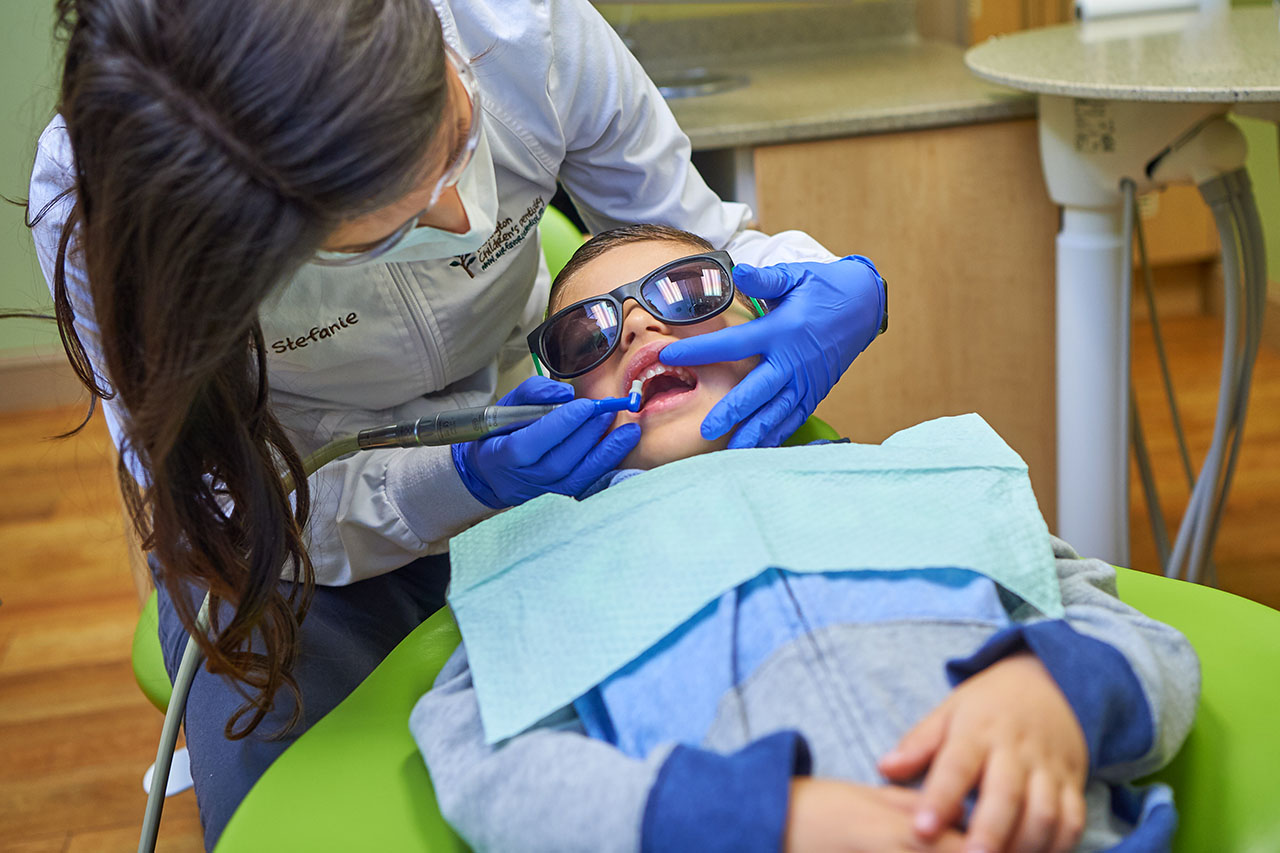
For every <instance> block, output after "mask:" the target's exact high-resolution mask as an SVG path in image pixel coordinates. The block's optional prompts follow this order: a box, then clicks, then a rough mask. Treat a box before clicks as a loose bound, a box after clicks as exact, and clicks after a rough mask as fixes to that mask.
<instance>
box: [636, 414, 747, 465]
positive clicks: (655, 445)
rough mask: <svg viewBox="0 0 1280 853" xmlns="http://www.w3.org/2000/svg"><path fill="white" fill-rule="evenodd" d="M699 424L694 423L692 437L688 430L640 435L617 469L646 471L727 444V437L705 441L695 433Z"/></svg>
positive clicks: (657, 431)
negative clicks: (674, 433) (676, 432)
mask: <svg viewBox="0 0 1280 853" xmlns="http://www.w3.org/2000/svg"><path fill="white" fill-rule="evenodd" d="M699 423H701V421H698V422H696V423H695V426H694V430H693V433H692V435H690V434H689V431H688V430H680V434H678V435H671V434H666V435H664V434H662V433H663V432H668V431H666V430H661V431H659V430H655V431H654V432H652V433H641V436H640V443H639V444H637V445H636V447H635V449H634V450H632V451H631V452H630V453H629V454H627V458H626V459H623V460H622V465H621V466H619V467H622V468H639V469H640V470H644V471H647V470H649V469H650V468H657V467H658V466H659V465H666V464H667V463H668V462H675V461H676V460H678V459H687V458H689V457H690V456H697V455H698V454H700V453H709V452H711V451H712V450H720V449H721V448H723V447H724V446H725V445H727V444H728V437H727V436H726V437H725V438H723V439H721V440H719V441H707V440H706V439H705V438H703V437H702V436H701V435H700V434H698V432H697V424H699Z"/></svg>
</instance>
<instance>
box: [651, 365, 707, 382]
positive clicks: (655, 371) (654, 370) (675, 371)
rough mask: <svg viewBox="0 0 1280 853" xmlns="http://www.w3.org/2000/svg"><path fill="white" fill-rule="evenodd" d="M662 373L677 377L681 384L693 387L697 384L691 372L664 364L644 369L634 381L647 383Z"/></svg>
mask: <svg viewBox="0 0 1280 853" xmlns="http://www.w3.org/2000/svg"><path fill="white" fill-rule="evenodd" d="M664 373H670V374H671V375H673V376H675V377H677V378H678V379H679V380H680V381H681V382H684V383H685V384H687V385H695V384H697V381H698V380H697V379H696V378H695V377H694V375H693V373H692V371H689V370H685V369H684V368H683V367H669V366H667V365H665V364H654V365H652V366H650V367H648V368H646V369H645V370H644V371H643V372H642V373H640V375H639V376H637V377H636V379H639V380H640V381H641V382H644V383H647V382H648V381H649V380H650V379H652V378H653V377H655V376H661V375H662V374H664Z"/></svg>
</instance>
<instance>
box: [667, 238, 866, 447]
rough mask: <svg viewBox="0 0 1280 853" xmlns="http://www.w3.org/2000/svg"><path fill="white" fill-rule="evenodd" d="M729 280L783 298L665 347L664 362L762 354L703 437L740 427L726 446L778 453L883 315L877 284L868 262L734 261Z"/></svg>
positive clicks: (853, 258)
mask: <svg viewBox="0 0 1280 853" xmlns="http://www.w3.org/2000/svg"><path fill="white" fill-rule="evenodd" d="M733 282H734V284H735V285H737V287H738V289H739V290H741V291H742V292H743V293H745V294H747V295H748V296H754V297H757V298H759V299H766V300H781V302H780V303H778V304H777V305H776V307H774V308H773V310H771V311H770V312H769V313H768V314H766V315H765V316H763V317H760V318H758V319H756V320H753V321H752V322H750V323H744V324H742V325H738V326H730V327H729V328H727V329H721V330H720V331H717V332H712V333H710V334H707V335H700V336H697V337H692V338H686V339H685V340H682V341H677V342H676V343H673V344H668V345H667V346H666V347H664V348H663V350H662V353H661V355H660V356H659V358H660V359H661V360H662V362H663V363H664V364H671V365H694V364H711V363H713V362H718V361H737V360H738V359H742V358H747V357H749V356H753V355H758V356H760V363H759V364H758V365H756V367H755V368H754V369H753V370H752V371H751V372H750V373H749V374H747V376H746V377H745V378H744V379H743V380H742V381H741V382H739V383H738V385H737V387H736V388H734V389H733V390H732V391H730V392H729V393H728V394H726V395H725V396H724V399H722V400H721V401H720V402H719V403H717V404H716V405H715V407H714V408H712V409H711V411H710V412H708V413H707V417H706V418H705V419H704V420H703V421H702V436H703V438H708V439H711V438H718V437H720V436H722V435H724V434H725V433H726V432H728V431H729V430H731V429H732V428H733V426H734V424H738V423H739V422H741V426H739V427H738V431H737V432H736V433H734V436H733V438H732V439H730V440H729V447H734V448H736V447H775V446H777V445H778V444H780V443H782V442H783V441H785V440H786V439H787V438H788V437H790V435H791V434H792V433H793V432H795V431H796V430H797V429H799V428H800V425H801V424H803V423H804V422H805V420H806V419H807V418H808V417H809V415H811V414H813V410H814V409H815V408H817V406H818V403H820V402H821V401H822V399H823V398H824V397H826V396H827V392H828V391H830V390H831V387H832V386H833V385H835V384H836V380H838V379H839V378H840V377H841V376H842V375H843V374H844V371H845V370H846V369H847V368H848V367H849V365H850V364H852V363H853V360H854V359H855V358H856V357H857V356H858V355H859V354H860V353H861V352H862V351H863V350H864V349H866V348H867V345H868V344H870V343H871V341H872V340H874V339H875V336H876V334H877V333H878V331H879V329H880V324H881V321H882V320H883V318H884V316H885V300H886V296H885V289H884V280H883V279H882V278H880V274H879V273H878V272H876V268H875V266H874V265H873V264H872V263H871V261H870V260H868V259H867V258H864V257H863V256H861V255H850V256H849V257H847V258H842V259H840V260H838V261H832V262H830V263H815V262H803V263H783V264H776V265H774V266H770V267H752V266H748V265H746V264H737V265H735V266H734V268H733Z"/></svg>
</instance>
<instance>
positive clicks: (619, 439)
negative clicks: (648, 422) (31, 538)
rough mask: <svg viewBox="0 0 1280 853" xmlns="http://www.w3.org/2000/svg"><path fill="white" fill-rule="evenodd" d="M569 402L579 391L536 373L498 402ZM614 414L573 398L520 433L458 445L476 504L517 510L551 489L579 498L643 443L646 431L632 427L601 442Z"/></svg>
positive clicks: (457, 462) (461, 471)
mask: <svg viewBox="0 0 1280 853" xmlns="http://www.w3.org/2000/svg"><path fill="white" fill-rule="evenodd" d="M569 400H573V387H572V386H570V385H568V384H567V383H564V382H556V381H555V380H552V379H546V378H544V377H541V376H532V377H530V378H528V379H526V380H525V381H524V382H521V383H520V385H519V387H517V388H516V389H515V390H514V391H512V392H511V393H510V394H507V395H506V396H505V397H503V398H502V399H501V400H499V401H498V404H499V405H503V406H527V405H536V404H541V403H568V401H569ZM614 417H615V415H614V414H613V413H612V412H603V413H601V414H598V415H597V414H595V401H594V400H586V399H583V400H573V402H571V403H568V405H565V406H561V407H560V408H559V409H556V410H555V411H554V412H552V413H551V414H549V415H547V416H545V417H543V418H540V419H539V420H536V421H534V422H533V423H531V424H529V425H528V426H524V427H521V428H520V429H517V430H515V431H514V432H510V433H507V434H506V435H490V436H486V437H484V438H482V439H479V440H477V441H468V442H463V443H462V444H455V445H453V465H454V467H455V468H457V469H458V476H460V477H461V478H462V482H463V483H464V484H465V485H466V487H467V489H468V490H469V491H470V492H471V494H473V495H475V497H476V500H478V501H480V502H481V503H482V504H484V505H485V506H488V507H491V508H492V509H502V508H504V507H509V506H515V505H516V504H521V503H524V502H525V501H527V500H529V499H530V498H536V497H537V496H538V495H541V494H543V493H545V492H557V493H559V494H562V495H573V496H575V497H576V496H578V495H580V494H582V492H584V491H586V489H587V487H588V486H590V485H592V484H593V483H595V481H596V480H599V479H600V478H601V477H603V476H604V475H605V474H607V473H609V472H610V471H612V470H613V469H614V468H617V467H618V465H619V464H621V462H622V460H623V458H624V457H626V455H627V454H628V453H630V452H631V450H632V448H634V447H635V446H636V442H638V441H639V440H640V427H639V426H638V425H636V424H624V425H623V426H621V427H619V428H618V429H616V430H614V431H613V432H612V433H609V435H608V437H607V438H604V440H603V441H601V438H602V437H604V435H605V433H607V432H609V425H610V424H611V423H613V419H614Z"/></svg>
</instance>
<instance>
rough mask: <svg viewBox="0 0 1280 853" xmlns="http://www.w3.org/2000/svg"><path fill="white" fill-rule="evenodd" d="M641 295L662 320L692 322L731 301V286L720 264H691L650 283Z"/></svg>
mask: <svg viewBox="0 0 1280 853" xmlns="http://www.w3.org/2000/svg"><path fill="white" fill-rule="evenodd" d="M640 293H641V295H642V296H643V297H644V299H645V301H647V302H648V303H649V304H650V305H652V306H653V307H654V309H656V310H657V312H658V314H659V316H661V317H662V318H663V319H666V320H674V321H676V322H677V323H679V322H693V321H695V320H700V319H702V318H704V317H707V316H709V315H711V314H714V313H715V312H716V311H718V310H719V309H721V308H723V307H724V306H725V304H726V303H727V302H728V301H729V300H731V299H733V283H732V282H731V281H730V280H729V275H728V273H727V272H726V271H725V269H724V268H723V267H721V266H720V265H719V264H716V263H712V262H711V261H691V262H690V263H688V264H683V265H681V266H678V267H674V268H673V269H669V270H667V271H666V272H664V273H663V274H662V275H661V276H659V277H657V278H651V279H649V280H648V281H646V282H645V283H644V286H643V287H641V288H640Z"/></svg>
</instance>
